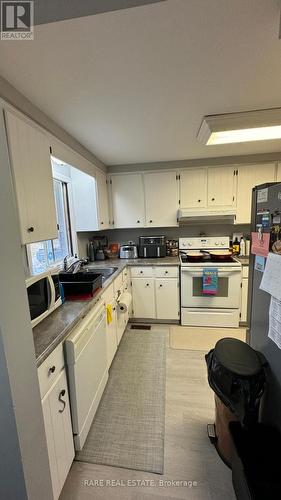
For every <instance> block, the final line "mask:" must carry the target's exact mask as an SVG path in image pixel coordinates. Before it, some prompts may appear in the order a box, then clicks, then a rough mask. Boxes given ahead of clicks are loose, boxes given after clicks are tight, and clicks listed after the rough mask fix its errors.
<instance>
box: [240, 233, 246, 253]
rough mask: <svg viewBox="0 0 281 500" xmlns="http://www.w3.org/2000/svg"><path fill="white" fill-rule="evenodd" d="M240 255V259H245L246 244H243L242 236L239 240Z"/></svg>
mask: <svg viewBox="0 0 281 500" xmlns="http://www.w3.org/2000/svg"><path fill="white" fill-rule="evenodd" d="M240 255H241V257H245V255H246V243H245V240H244V238H243V236H242V238H241V240H240Z"/></svg>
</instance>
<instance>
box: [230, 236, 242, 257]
mask: <svg viewBox="0 0 281 500" xmlns="http://www.w3.org/2000/svg"><path fill="white" fill-rule="evenodd" d="M232 251H233V253H234V254H235V255H239V253H240V243H239V241H238V238H237V236H236V238H235V240H234V242H233V245H232Z"/></svg>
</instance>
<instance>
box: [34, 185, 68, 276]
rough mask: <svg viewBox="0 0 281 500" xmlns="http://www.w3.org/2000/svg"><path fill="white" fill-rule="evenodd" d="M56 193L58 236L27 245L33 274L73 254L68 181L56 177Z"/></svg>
mask: <svg viewBox="0 0 281 500" xmlns="http://www.w3.org/2000/svg"><path fill="white" fill-rule="evenodd" d="M54 194H55V203H56V212H57V222H58V238H57V239H55V240H47V241H40V242H38V243H31V244H29V245H27V256H28V262H29V267H30V270H31V273H32V274H38V273H41V272H43V271H45V270H46V269H47V268H48V267H51V266H54V265H55V264H59V263H61V262H62V261H63V259H64V257H66V256H67V255H73V245H72V238H71V224H70V211H69V192H68V183H67V182H64V181H62V180H59V179H54Z"/></svg>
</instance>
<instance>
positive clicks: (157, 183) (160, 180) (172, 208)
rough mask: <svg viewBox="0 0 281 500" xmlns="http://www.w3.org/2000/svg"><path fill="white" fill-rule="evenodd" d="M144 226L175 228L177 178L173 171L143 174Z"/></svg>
mask: <svg viewBox="0 0 281 500" xmlns="http://www.w3.org/2000/svg"><path fill="white" fill-rule="evenodd" d="M144 193H145V211H146V225H147V226H149V227H161V226H162V227H168V226H177V224H178V222H177V210H178V208H179V189H178V176H177V175H176V172H174V171H172V172H171V171H164V172H157V173H145V174H144Z"/></svg>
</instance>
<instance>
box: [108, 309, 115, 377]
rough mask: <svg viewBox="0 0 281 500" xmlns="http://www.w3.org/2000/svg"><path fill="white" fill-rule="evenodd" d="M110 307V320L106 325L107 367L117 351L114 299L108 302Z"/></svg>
mask: <svg viewBox="0 0 281 500" xmlns="http://www.w3.org/2000/svg"><path fill="white" fill-rule="evenodd" d="M110 305H111V307H112V322H111V323H110V324H108V323H107V325H106V346H107V367H108V368H109V367H110V365H111V363H112V360H113V358H114V356H115V353H116V351H117V311H116V301H115V300H113V301H112V302H111V303H110Z"/></svg>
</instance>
